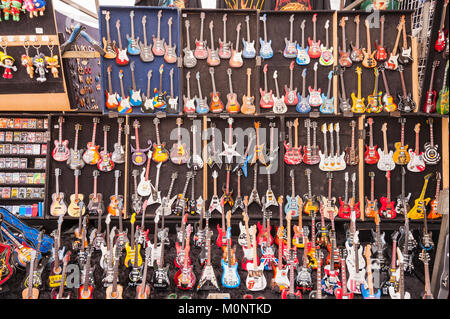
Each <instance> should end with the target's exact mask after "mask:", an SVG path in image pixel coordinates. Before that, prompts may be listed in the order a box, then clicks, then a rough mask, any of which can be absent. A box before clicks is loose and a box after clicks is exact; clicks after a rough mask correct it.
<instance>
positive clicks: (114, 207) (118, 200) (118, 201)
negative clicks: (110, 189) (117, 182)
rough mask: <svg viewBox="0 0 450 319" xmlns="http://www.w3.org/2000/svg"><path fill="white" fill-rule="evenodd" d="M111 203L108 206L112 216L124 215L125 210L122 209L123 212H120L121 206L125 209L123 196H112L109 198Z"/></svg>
mask: <svg viewBox="0 0 450 319" xmlns="http://www.w3.org/2000/svg"><path fill="white" fill-rule="evenodd" d="M109 200H110V203H109V205H108V213H109V214H111V215H112V216H119V214H123V210H124V208H122V211H121V210H120V208H119V206H121V207H123V204H122V203H123V196H122V195H118V196H115V195H113V196H110V197H109Z"/></svg>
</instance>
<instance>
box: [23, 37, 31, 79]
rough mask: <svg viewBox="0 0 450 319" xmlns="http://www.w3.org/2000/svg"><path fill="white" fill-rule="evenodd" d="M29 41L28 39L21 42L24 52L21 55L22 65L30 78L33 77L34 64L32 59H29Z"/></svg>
mask: <svg viewBox="0 0 450 319" xmlns="http://www.w3.org/2000/svg"><path fill="white" fill-rule="evenodd" d="M30 46H31V45H30V42H28V40H25V41H24V42H23V47H24V49H25V54H24V55H22V59H21V60H22V65H23V66H24V67H25V68H26V70H27V74H28V76H29V77H30V79H32V78H33V77H34V66H33V61H31V57H30Z"/></svg>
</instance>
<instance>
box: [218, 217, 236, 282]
mask: <svg viewBox="0 0 450 319" xmlns="http://www.w3.org/2000/svg"><path fill="white" fill-rule="evenodd" d="M230 215H231V214H230ZM230 217H231V216H230ZM227 219H229V218H228V216H227ZM226 237H227V248H226V250H225V251H226V252H225V253H224V255H223V258H222V260H221V264H222V269H223V274H222V279H221V281H222V285H223V286H224V287H225V288H237V287H239V285H240V284H241V278H240V277H239V274H238V271H237V268H238V262H237V260H236V255H235V249H234V248H233V249H232V248H231V227H230V226H229V227H228V229H227V236H226Z"/></svg>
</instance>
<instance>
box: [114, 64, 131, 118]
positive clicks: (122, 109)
mask: <svg viewBox="0 0 450 319" xmlns="http://www.w3.org/2000/svg"><path fill="white" fill-rule="evenodd" d="M119 80H120V93H121V96H120V102H119V106H118V107H117V111H118V112H119V113H121V114H123V113H131V112H133V108H132V106H131V103H130V97H129V96H126V95H125V90H124V88H123V70H119Z"/></svg>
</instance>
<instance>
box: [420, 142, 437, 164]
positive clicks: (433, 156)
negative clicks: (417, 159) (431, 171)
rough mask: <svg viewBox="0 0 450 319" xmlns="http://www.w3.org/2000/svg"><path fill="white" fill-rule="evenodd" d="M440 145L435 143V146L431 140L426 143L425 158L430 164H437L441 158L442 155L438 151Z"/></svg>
mask: <svg viewBox="0 0 450 319" xmlns="http://www.w3.org/2000/svg"><path fill="white" fill-rule="evenodd" d="M438 148H439V145H437V144H435V145H433V147H432V146H431V144H430V143H429V142H427V143H425V152H424V153H423V159H424V160H425V163H427V164H428V165H436V164H437V163H438V162H439V161H440V160H441V155H440V154H439V152H438Z"/></svg>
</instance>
